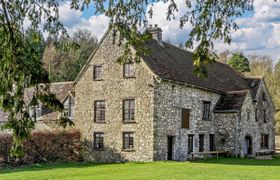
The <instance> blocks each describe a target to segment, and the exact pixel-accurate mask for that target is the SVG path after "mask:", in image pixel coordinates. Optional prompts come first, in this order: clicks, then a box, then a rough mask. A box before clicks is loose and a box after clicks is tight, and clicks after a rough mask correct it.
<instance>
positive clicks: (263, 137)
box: [261, 134, 268, 149]
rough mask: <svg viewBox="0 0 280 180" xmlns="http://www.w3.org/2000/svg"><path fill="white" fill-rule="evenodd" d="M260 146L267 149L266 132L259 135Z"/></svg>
mask: <svg viewBox="0 0 280 180" xmlns="http://www.w3.org/2000/svg"><path fill="white" fill-rule="evenodd" d="M261 148H263V149H268V135H267V134H262V135H261Z"/></svg>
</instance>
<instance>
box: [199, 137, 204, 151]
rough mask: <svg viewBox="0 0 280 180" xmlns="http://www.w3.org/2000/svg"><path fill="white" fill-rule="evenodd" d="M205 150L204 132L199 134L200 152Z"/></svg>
mask: <svg viewBox="0 0 280 180" xmlns="http://www.w3.org/2000/svg"><path fill="white" fill-rule="evenodd" d="M203 151H204V134H200V135H199V152H203Z"/></svg>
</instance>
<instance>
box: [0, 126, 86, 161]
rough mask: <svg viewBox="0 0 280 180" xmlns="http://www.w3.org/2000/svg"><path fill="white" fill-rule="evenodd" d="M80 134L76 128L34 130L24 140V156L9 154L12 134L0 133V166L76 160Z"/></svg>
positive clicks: (79, 145)
mask: <svg viewBox="0 0 280 180" xmlns="http://www.w3.org/2000/svg"><path fill="white" fill-rule="evenodd" d="M80 139H81V134H80V132H79V131H78V130H75V129H69V130H53V131H35V132H33V133H32V135H31V137H30V138H29V139H28V140H27V141H25V142H24V152H25V155H24V157H22V158H20V159H16V158H13V157H11V156H10V149H11V146H12V135H11V134H8V133H0V166H5V165H12V166H18V165H23V164H24V165H25V164H33V163H42V162H54V161H78V160H80V158H81V154H80V152H81V141H80Z"/></svg>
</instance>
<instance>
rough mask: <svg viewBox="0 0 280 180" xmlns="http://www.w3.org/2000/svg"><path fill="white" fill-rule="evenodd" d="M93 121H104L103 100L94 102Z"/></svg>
mask: <svg viewBox="0 0 280 180" xmlns="http://www.w3.org/2000/svg"><path fill="white" fill-rule="evenodd" d="M94 121H95V122H105V101H95V102H94Z"/></svg>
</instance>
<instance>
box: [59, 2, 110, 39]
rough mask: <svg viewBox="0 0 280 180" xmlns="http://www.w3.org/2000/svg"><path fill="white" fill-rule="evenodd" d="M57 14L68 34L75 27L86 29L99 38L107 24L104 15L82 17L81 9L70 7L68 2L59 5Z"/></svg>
mask: <svg viewBox="0 0 280 180" xmlns="http://www.w3.org/2000/svg"><path fill="white" fill-rule="evenodd" d="M59 15H60V16H59V19H60V21H61V22H62V23H63V24H64V25H65V27H66V29H67V31H68V33H69V34H72V33H73V32H74V31H75V30H77V29H88V30H89V31H91V32H92V34H93V35H95V36H96V37H97V38H98V39H100V38H101V37H102V35H103V34H104V33H105V31H106V30H107V28H108V25H109V19H108V18H107V17H106V16H105V15H96V16H91V17H90V18H88V19H86V18H84V17H83V16H82V12H81V11H78V10H74V9H71V8H70V2H65V3H63V4H62V5H61V6H60V7H59Z"/></svg>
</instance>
